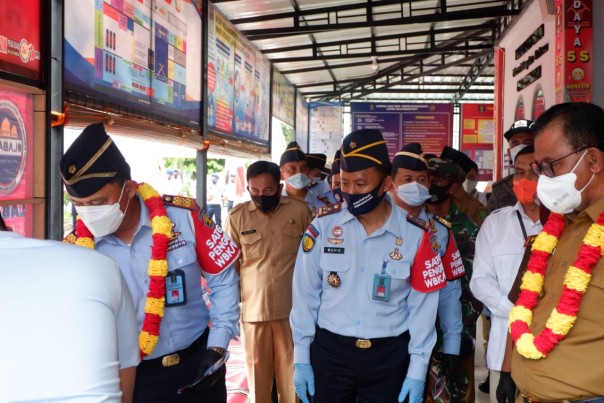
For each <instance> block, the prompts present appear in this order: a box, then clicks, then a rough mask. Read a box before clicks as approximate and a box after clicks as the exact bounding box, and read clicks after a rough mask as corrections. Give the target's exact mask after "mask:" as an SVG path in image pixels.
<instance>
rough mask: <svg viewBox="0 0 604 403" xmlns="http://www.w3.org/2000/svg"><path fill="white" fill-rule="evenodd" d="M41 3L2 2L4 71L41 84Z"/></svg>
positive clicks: (0, 50)
mask: <svg viewBox="0 0 604 403" xmlns="http://www.w3.org/2000/svg"><path fill="white" fill-rule="evenodd" d="M40 4H41V2H40V1H34V0H29V1H19V2H14V1H8V0H6V1H0V70H2V71H6V72H9V73H12V74H16V75H19V76H21V77H25V78H29V79H32V80H36V81H39V80H40V79H41V78H42V55H41V54H40V48H41V46H40V43H41V42H40V27H41V26H42V24H41V23H40Z"/></svg>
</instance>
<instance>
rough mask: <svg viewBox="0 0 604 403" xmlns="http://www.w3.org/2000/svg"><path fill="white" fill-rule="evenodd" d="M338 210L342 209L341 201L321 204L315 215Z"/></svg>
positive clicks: (328, 213)
mask: <svg viewBox="0 0 604 403" xmlns="http://www.w3.org/2000/svg"><path fill="white" fill-rule="evenodd" d="M340 210H342V204H341V203H335V204H330V205H329V206H323V207H321V208H320V209H319V211H318V212H317V217H323V216H326V215H330V214H333V213H337V212H338V211H340Z"/></svg>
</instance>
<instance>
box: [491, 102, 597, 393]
mask: <svg viewBox="0 0 604 403" xmlns="http://www.w3.org/2000/svg"><path fill="white" fill-rule="evenodd" d="M533 129H534V131H535V134H536V137H535V162H533V163H532V164H531V167H532V169H533V170H535V171H536V172H537V173H538V174H539V175H540V176H539V180H538V184H537V195H538V197H539V200H540V201H541V203H542V204H543V205H545V206H546V207H547V208H549V209H550V210H551V211H552V214H550V217H549V219H548V221H547V222H546V223H545V225H544V226H543V232H541V233H540V234H539V235H538V236H537V239H536V240H535V242H534V244H533V247H532V254H531V258H530V260H529V262H528V265H527V272H526V273H525V275H524V277H523V281H522V287H521V288H522V291H521V293H520V296H519V298H518V301H517V302H516V305H515V307H514V308H512V311H511V312H510V316H509V325H510V332H511V336H512V338H513V339H514V341H515V349H514V352H513V353H512V377H513V379H514V381H515V382H516V385H517V386H518V389H519V391H520V393H521V394H522V400H524V401H525V402H531V401H533V402H534V401H539V402H552V401H557V402H560V401H572V402H584V401H585V402H587V401H589V402H590V403H595V402H604V366H603V365H602V361H603V360H604V331H602V323H604V310H603V309H602V305H603V304H604V272H603V270H604V261H602V259H601V258H602V251H603V250H604V110H602V108H600V107H599V106H597V105H594V104H590V103H565V104H559V105H555V106H553V107H552V108H550V109H549V110H547V111H546V112H545V113H544V114H543V115H541V116H540V117H539V119H538V120H537V121H536V122H535V125H534V127H533ZM502 379H503V378H502ZM500 385H501V384H500ZM522 400H520V401H522ZM501 401H503V400H501ZM517 401H518V400H517Z"/></svg>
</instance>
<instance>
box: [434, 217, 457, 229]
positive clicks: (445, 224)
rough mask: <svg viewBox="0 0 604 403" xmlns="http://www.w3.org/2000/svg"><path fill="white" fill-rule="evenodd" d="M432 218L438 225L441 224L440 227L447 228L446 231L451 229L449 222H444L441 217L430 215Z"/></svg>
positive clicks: (451, 225)
mask: <svg viewBox="0 0 604 403" xmlns="http://www.w3.org/2000/svg"><path fill="white" fill-rule="evenodd" d="M432 216H433V217H434V219H435V220H436V221H438V222H439V223H441V224H442V225H444V226H445V227H447V228H448V229H451V227H453V224H451V223H450V222H449V221H447V220H445V219H444V218H442V217H441V216H438V215H436V214H432Z"/></svg>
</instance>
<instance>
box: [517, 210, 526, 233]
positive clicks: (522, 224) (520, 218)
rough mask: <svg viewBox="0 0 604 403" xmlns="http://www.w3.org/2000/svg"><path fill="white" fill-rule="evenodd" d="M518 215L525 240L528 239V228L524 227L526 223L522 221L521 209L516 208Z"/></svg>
mask: <svg viewBox="0 0 604 403" xmlns="http://www.w3.org/2000/svg"><path fill="white" fill-rule="evenodd" d="M516 216H517V217H518V222H519V223H520V228H521V229H522V236H524V240H525V241H526V239H527V238H528V236H527V235H526V228H524V223H523V222H522V217H521V216H520V211H518V210H516Z"/></svg>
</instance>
